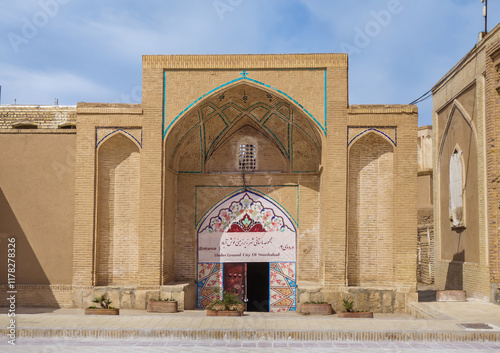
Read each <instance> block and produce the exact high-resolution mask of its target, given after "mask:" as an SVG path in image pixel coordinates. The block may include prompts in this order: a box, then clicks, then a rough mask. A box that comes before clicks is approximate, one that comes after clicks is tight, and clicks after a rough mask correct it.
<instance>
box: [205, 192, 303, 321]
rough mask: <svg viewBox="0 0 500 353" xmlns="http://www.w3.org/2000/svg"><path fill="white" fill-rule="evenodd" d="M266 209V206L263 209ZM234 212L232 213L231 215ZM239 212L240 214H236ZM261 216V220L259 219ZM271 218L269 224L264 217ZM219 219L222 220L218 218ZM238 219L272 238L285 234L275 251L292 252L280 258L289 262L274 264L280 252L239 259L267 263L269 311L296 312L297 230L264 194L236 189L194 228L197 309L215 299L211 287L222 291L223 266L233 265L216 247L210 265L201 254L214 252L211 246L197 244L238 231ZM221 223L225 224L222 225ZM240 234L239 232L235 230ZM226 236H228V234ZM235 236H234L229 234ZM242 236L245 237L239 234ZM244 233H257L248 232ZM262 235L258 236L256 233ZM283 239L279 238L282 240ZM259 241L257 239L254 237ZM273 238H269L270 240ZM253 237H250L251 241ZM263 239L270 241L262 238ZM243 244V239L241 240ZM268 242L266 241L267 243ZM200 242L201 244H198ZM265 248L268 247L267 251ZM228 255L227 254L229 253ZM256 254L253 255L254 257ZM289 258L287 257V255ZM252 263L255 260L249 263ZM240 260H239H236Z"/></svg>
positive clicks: (219, 239)
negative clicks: (226, 264)
mask: <svg viewBox="0 0 500 353" xmlns="http://www.w3.org/2000/svg"><path fill="white" fill-rule="evenodd" d="M266 206H267V207H266ZM233 211H234V212H233ZM238 212H239V213H238ZM262 215H264V220H263V218H262ZM266 215H267V217H271V219H270V220H269V221H268V220H267V219H266V218H265V217H266ZM221 217H222V218H221ZM241 220H246V221H247V222H250V220H251V222H253V223H251V224H250V225H249V226H248V227H252V226H254V227H258V228H259V227H260V229H261V230H264V231H266V232H267V231H271V232H273V233H272V234H273V235H274V236H277V237H280V234H279V232H283V234H284V236H285V234H287V240H288V242H286V241H285V242H284V244H281V245H278V249H281V250H282V251H283V252H284V253H285V252H286V251H289V252H290V250H292V251H293V256H291V257H286V256H285V255H281V257H282V258H288V259H291V260H292V261H288V260H287V261H273V259H274V260H279V259H278V257H279V256H280V254H281V253H279V254H278V255H277V256H276V253H272V255H273V256H270V258H267V257H263V259H264V260H270V261H264V260H261V259H256V258H258V257H257V256H256V255H257V254H258V255H259V256H260V255H261V254H260V253H251V252H248V253H247V254H246V256H248V257H246V258H247V259H248V260H244V259H243V260H242V261H247V262H269V311H271V312H280V311H295V310H296V303H297V300H296V279H297V273H296V269H297V266H296V263H297V229H296V226H295V224H294V222H293V220H292V218H291V217H290V216H289V215H288V213H287V212H286V211H285V210H284V208H283V207H282V206H281V205H279V204H278V203H276V202H275V201H272V200H270V199H269V198H268V197H266V196H265V195H263V194H261V193H258V192H256V191H253V190H248V189H247V190H245V189H242V190H239V191H238V192H235V193H233V194H231V195H229V196H227V197H225V198H224V199H223V200H221V201H219V202H217V203H216V204H215V205H214V206H213V207H212V208H211V209H210V210H209V211H208V212H207V213H206V214H205V216H204V218H203V219H202V221H201V222H200V224H199V226H198V227H197V231H196V233H197V249H198V251H197V274H196V276H197V306H198V307H199V308H205V307H206V306H207V305H208V304H209V303H210V302H211V301H213V300H215V299H217V297H218V293H217V291H216V290H214V288H217V287H219V288H224V283H223V278H224V266H223V264H224V263H230V262H234V261H232V260H228V261H226V260H225V259H224V256H226V254H225V253H223V251H222V250H221V249H220V248H218V249H217V250H209V252H211V251H218V254H215V255H220V256H219V259H220V260H219V261H213V262H209V261H206V257H203V258H201V257H202V256H206V254H204V255H202V254H201V252H202V251H203V252H205V249H213V248H212V247H204V245H205V244H206V242H205V241H200V236H202V237H206V236H210V235H209V233H212V234H214V233H217V234H220V231H221V230H224V233H225V232H226V231H228V230H229V229H230V228H238V226H235V224H238V223H239V224H240V225H241V222H240V221H241ZM273 220H275V221H276V224H275V222H274V221H273ZM224 221H226V222H225V223H224ZM236 233H239V231H236ZM228 234H229V233H228ZM230 234H234V233H230ZM241 234H242V235H243V234H245V233H243V232H241ZM247 234H257V233H252V230H250V233H247ZM259 234H260V235H262V234H261V233H259ZM290 235H292V236H293V244H289V243H290ZM284 236H283V238H282V239H278V242H277V243H278V244H279V240H285V239H284ZM257 238H258V237H257ZM272 238H273V237H271V239H272ZM221 239H222V238H217V239H216V241H218V242H219V244H222V243H223V242H224V241H225V240H221ZM253 239H254V238H252V240H253ZM262 239H263V242H265V241H264V239H269V238H262ZM244 241H246V240H244ZM266 241H267V240H266ZM201 243H203V244H201ZM286 244H288V246H292V247H293V249H290V248H288V249H286V248H287V245H286ZM266 249H267V248H266ZM263 253H265V255H267V254H269V252H266V250H263ZM227 255H230V253H228V254H227ZM254 255H255V256H254ZM287 256H288V255H287ZM252 260H254V261H252ZM236 261H240V260H236Z"/></svg>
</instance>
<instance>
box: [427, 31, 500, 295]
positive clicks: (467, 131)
mask: <svg viewBox="0 0 500 353" xmlns="http://www.w3.org/2000/svg"><path fill="white" fill-rule="evenodd" d="M499 82H500V25H497V26H496V27H495V28H494V29H493V30H491V32H489V33H488V34H487V35H486V36H485V37H484V38H483V39H482V40H480V41H479V43H478V44H477V45H476V46H475V47H474V48H473V49H472V50H471V51H470V52H469V53H468V54H467V55H466V56H465V57H464V58H462V60H461V61H460V62H459V63H458V64H457V65H455V67H453V68H452V69H451V70H450V72H448V73H447V74H446V75H445V76H444V77H443V78H442V79H441V80H440V81H439V82H438V83H437V84H436V85H435V86H434V88H433V90H432V93H433V96H434V98H433V99H434V113H433V115H434V116H433V130H434V142H433V146H434V158H433V160H434V178H435V179H434V181H435V182H434V200H436V202H435V208H434V221H435V232H436V243H435V283H436V285H437V287H438V288H439V289H461V290H465V291H466V292H467V295H468V296H470V297H476V298H481V299H487V300H491V301H492V302H495V303H499V302H500V299H499V298H500V295H499V293H500V292H499V283H500V276H499V274H500V252H499V245H500V234H499V228H498V218H499V209H500V207H499V201H500V198H499V193H498V185H499V184H498V183H499V182H500V181H499V178H498V175H500V164H499V162H498V161H499V158H498V150H497V144H498V143H499V136H500V130H499V127H500V125H499V124H500V120H499V119H500V95H499V93H500V88H499Z"/></svg>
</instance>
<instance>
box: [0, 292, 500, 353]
mask: <svg viewBox="0 0 500 353" xmlns="http://www.w3.org/2000/svg"><path fill="white" fill-rule="evenodd" d="M412 312H413V313H414V315H415V316H417V317H418V318H415V317H412V316H410V315H406V314H397V315H394V314H375V317H374V319H339V318H338V317H337V316H336V315H329V316H304V315H300V314H297V313H283V314H270V313H248V314H246V315H245V316H244V317H241V318H229V317H227V318H217V317H206V316H205V313H204V312H203V311H185V312H182V313H176V314H157V313H148V312H146V311H141V310H122V311H121V313H120V315H119V316H85V315H83V310H82V309H18V310H17V313H16V328H17V334H18V336H17V342H16V346H15V347H12V346H10V345H8V343H7V339H6V338H5V336H4V335H1V336H0V337H1V338H0V352H4V351H6V352H10V351H13V352H46V353H49V352H54V353H55V352H115V351H117V350H118V351H120V352H135V351H137V350H140V351H148V352H156V351H162V352H170V351H171V352H195V351H203V352H216V351H217V352H219V351H220V350H221V348H226V349H227V350H229V348H230V351H231V352H233V351H234V352H267V351H271V350H272V351H273V352H304V351H305V350H307V351H308V352H337V351H338V352H340V351H347V350H349V352H356V351H363V352H366V351H368V352H406V351H408V352H434V351H446V352H458V351H460V352H464V351H465V352H474V351H478V352H482V351H498V352H500V306H497V305H493V304H490V303H485V302H480V301H475V300H469V301H468V302H464V303H442V302H441V303H438V302H425V303H414V305H413V308H412ZM5 313H6V311H5V309H3V311H2V309H0V328H3V331H4V332H5V328H6V327H7V326H8V324H9V318H8V317H7V315H6V314H5ZM467 323H469V324H470V323H475V324H478V323H480V324H486V325H487V326H484V327H487V328H476V329H468V328H467V327H466V326H464V325H463V324H467ZM241 332H246V333H248V335H247V336H245V338H238V337H242V336H237V335H235V334H241ZM273 333H274V336H273V335H272V334H273ZM276 333H278V334H276ZM332 333H334V334H342V335H340V336H335V337H337V338H333V339H332ZM231 334H233V336H231ZM384 334H385V335H386V336H384ZM481 334H485V335H489V336H478V335H481ZM23 335H24V337H23ZM100 335H101V337H102V335H104V336H105V337H108V338H109V339H107V340H102V339H96V337H98V336H100ZM280 335H281V336H280ZM412 335H416V336H412ZM467 335H469V336H467ZM29 337H31V338H29ZM44 337H49V338H50V339H45V338H44ZM65 337H71V338H72V339H65ZM131 337H133V338H134V339H130V338H131ZM414 337H417V338H414ZM464 337H468V338H467V340H468V341H469V342H461V340H462V339H464ZM478 337H480V339H483V340H484V337H488V340H489V341H490V342H484V341H483V342H478ZM481 337H482V338H481ZM113 338H114V339H113ZM415 339H416V340H417V341H415ZM450 340H451V341H452V342H450ZM474 341H475V342H474Z"/></svg>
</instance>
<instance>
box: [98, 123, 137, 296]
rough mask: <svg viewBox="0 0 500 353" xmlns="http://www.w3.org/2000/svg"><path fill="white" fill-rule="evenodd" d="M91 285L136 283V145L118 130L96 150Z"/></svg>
mask: <svg viewBox="0 0 500 353" xmlns="http://www.w3.org/2000/svg"><path fill="white" fill-rule="evenodd" d="M96 157H97V158H96V211H95V212H96V225H95V242H94V246H95V249H94V253H95V260H94V272H95V277H94V278H95V279H94V282H95V285H99V286H106V285H136V284H138V283H139V280H140V278H139V251H138V249H139V213H140V207H139V199H140V162H141V161H140V148H139V146H138V145H137V144H136V143H135V142H134V140H133V139H131V138H130V137H129V136H128V135H127V134H124V133H121V132H118V133H115V134H113V135H112V136H110V137H109V138H108V139H106V140H105V141H104V142H103V143H102V144H101V145H100V146H99V148H98V150H97V152H96Z"/></svg>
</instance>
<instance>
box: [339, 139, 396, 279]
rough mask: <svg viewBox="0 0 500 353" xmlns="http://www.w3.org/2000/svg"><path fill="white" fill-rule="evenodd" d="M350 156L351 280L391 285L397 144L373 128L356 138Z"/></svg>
mask: <svg viewBox="0 0 500 353" xmlns="http://www.w3.org/2000/svg"><path fill="white" fill-rule="evenodd" d="M348 157H349V159H348V225H347V227H348V231H347V261H346V264H347V280H348V284H349V285H350V286H365V285H391V284H393V283H394V282H395V272H394V266H395V263H396V260H395V258H396V250H395V249H394V244H395V237H394V212H395V210H394V145H393V144H392V143H391V142H390V141H388V139H387V138H385V137H384V136H383V135H382V134H380V133H377V132H374V131H370V132H369V133H367V134H363V135H362V136H361V137H360V138H358V139H357V140H356V141H354V143H353V144H352V145H351V146H350V148H349V151H348Z"/></svg>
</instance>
